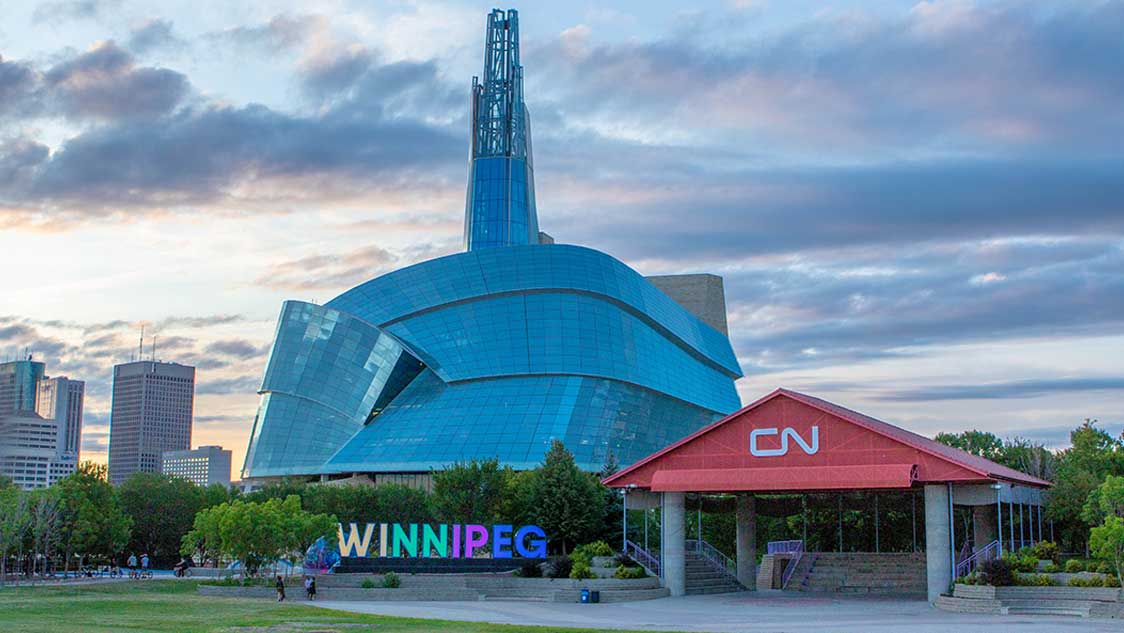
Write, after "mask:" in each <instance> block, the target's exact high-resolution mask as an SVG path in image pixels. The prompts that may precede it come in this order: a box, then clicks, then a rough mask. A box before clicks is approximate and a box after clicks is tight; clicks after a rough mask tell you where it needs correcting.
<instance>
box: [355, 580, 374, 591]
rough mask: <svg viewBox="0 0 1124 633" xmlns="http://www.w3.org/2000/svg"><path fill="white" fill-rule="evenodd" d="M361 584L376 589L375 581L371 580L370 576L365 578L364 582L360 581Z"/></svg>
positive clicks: (365, 587)
mask: <svg viewBox="0 0 1124 633" xmlns="http://www.w3.org/2000/svg"><path fill="white" fill-rule="evenodd" d="M359 586H360V587H362V588H363V589H374V588H375V581H374V580H371V579H370V578H364V579H363V582H361V583H359Z"/></svg>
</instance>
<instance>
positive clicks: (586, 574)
mask: <svg viewBox="0 0 1124 633" xmlns="http://www.w3.org/2000/svg"><path fill="white" fill-rule="evenodd" d="M570 578H573V579H574V580H582V579H585V578H593V571H592V570H591V569H590V568H589V563H587V562H585V561H582V560H575V561H574V566H573V568H571V569H570Z"/></svg>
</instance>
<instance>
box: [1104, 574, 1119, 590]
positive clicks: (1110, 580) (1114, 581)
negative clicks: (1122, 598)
mask: <svg viewBox="0 0 1124 633" xmlns="http://www.w3.org/2000/svg"><path fill="white" fill-rule="evenodd" d="M1102 584H1104V586H1105V587H1108V588H1109V589H1111V588H1113V587H1119V586H1120V579H1119V578H1117V577H1116V574H1105V575H1104V581H1103V583H1102Z"/></svg>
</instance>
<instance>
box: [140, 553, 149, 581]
mask: <svg viewBox="0 0 1124 633" xmlns="http://www.w3.org/2000/svg"><path fill="white" fill-rule="evenodd" d="M147 575H148V552H145V553H143V554H141V577H144V576H147Z"/></svg>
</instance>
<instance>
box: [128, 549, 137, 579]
mask: <svg viewBox="0 0 1124 633" xmlns="http://www.w3.org/2000/svg"><path fill="white" fill-rule="evenodd" d="M128 563H129V578H136V577H137V555H136V554H129V560H128Z"/></svg>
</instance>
